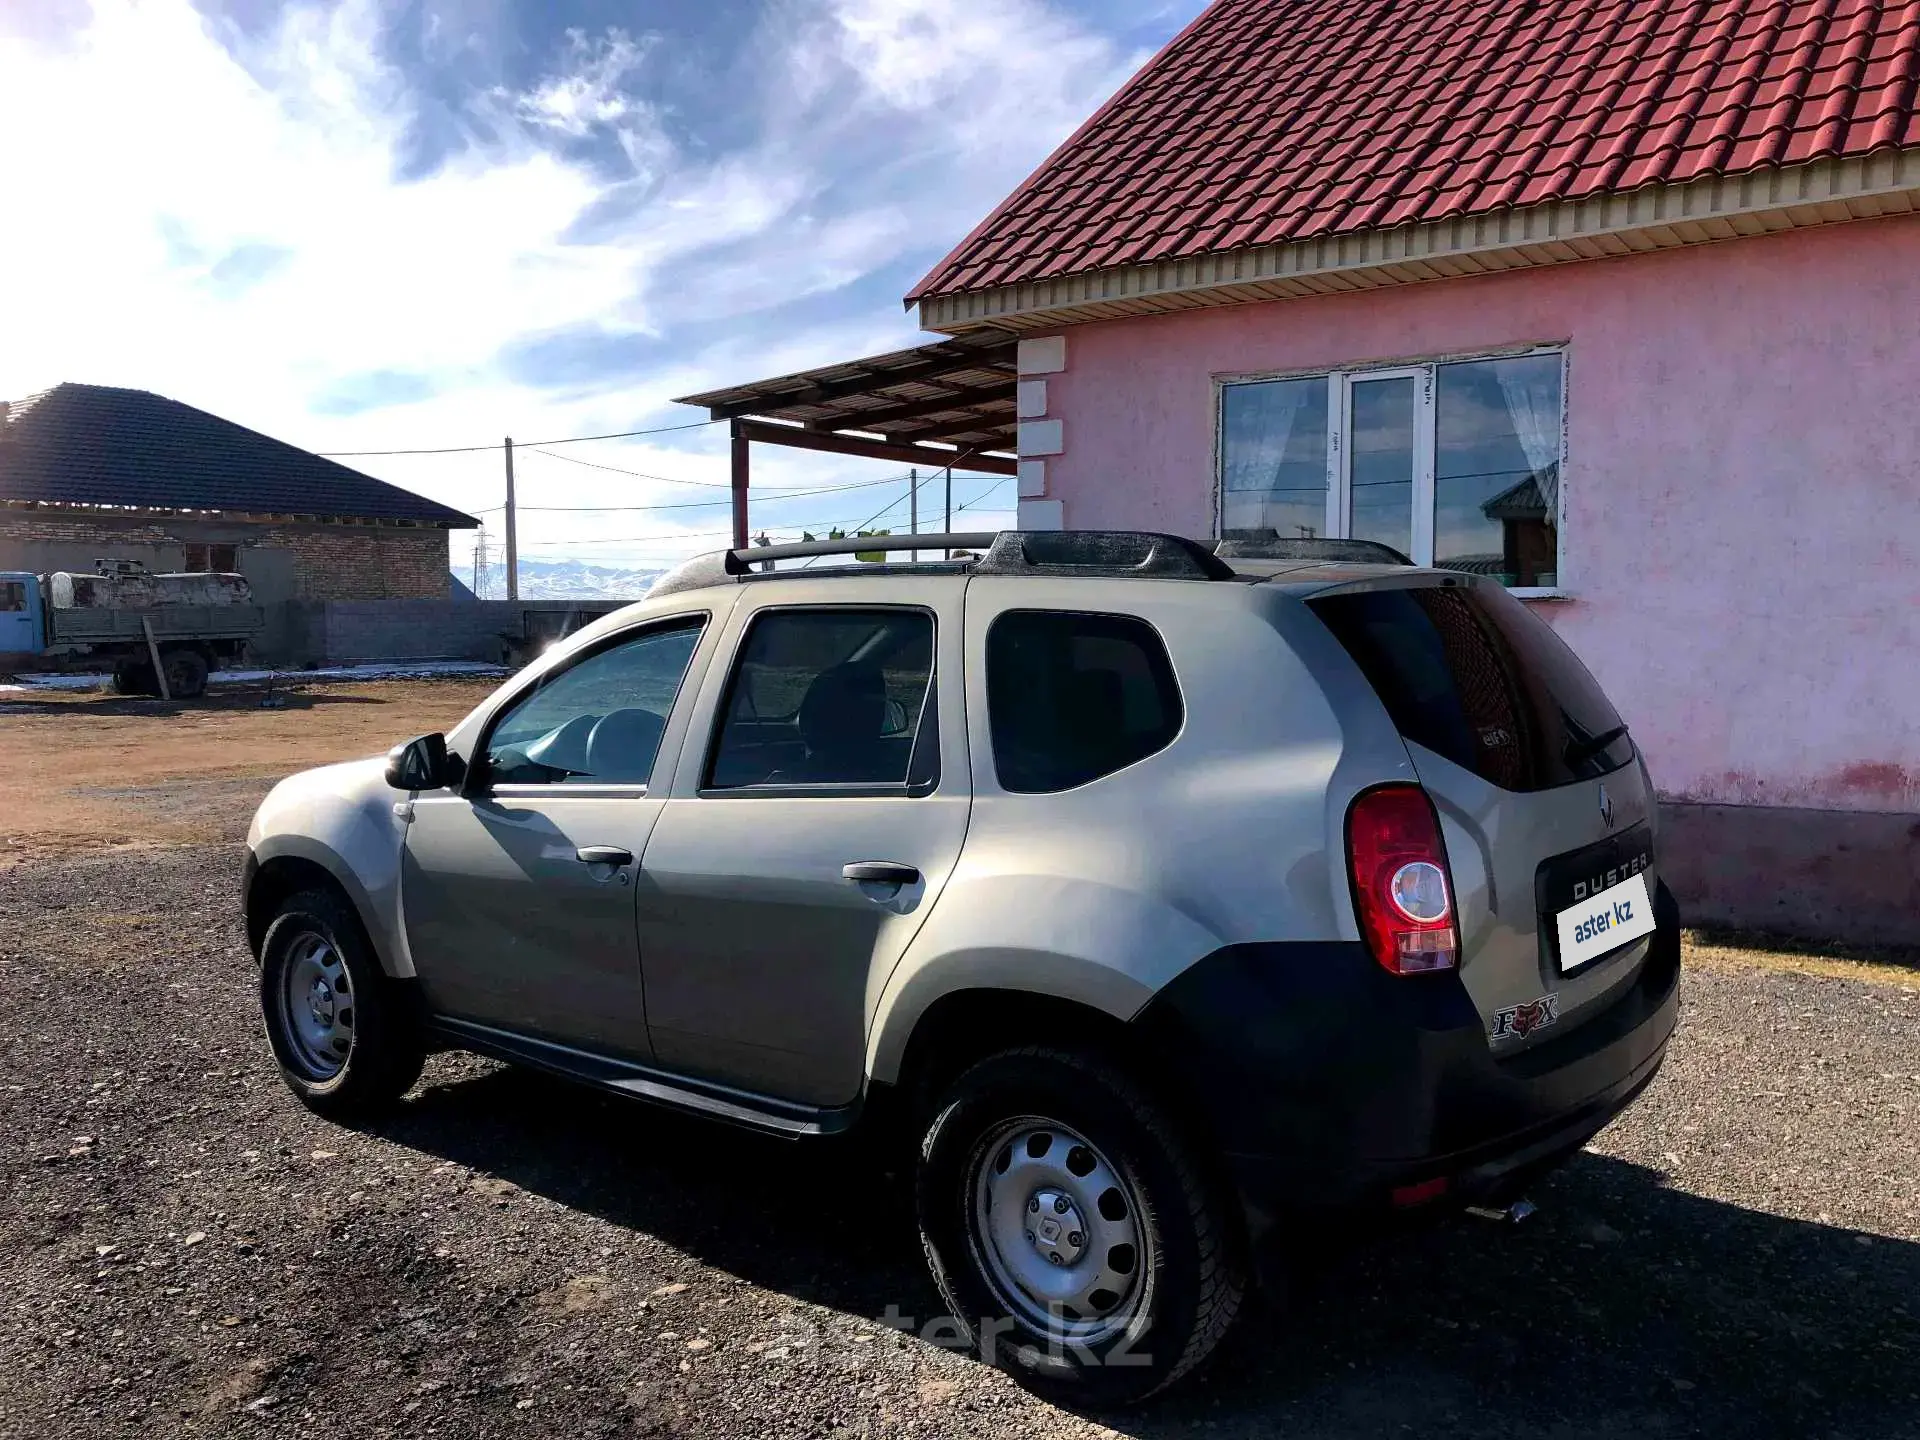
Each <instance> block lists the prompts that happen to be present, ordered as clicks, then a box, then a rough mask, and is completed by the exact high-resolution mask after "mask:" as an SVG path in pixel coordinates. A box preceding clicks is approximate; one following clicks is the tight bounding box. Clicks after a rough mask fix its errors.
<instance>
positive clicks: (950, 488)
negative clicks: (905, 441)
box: [946, 465, 953, 560]
mask: <svg viewBox="0 0 1920 1440" xmlns="http://www.w3.org/2000/svg"><path fill="white" fill-rule="evenodd" d="M946 532H947V534H949V535H951V534H952V533H953V466H951V465H949V466H947V519H946ZM952 558H953V551H951V550H949V551H947V559H949V560H951V559H952Z"/></svg>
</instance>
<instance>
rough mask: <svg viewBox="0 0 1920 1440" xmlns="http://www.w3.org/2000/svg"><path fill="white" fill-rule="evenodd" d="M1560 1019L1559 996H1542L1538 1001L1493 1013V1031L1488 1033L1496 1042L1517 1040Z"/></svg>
mask: <svg viewBox="0 0 1920 1440" xmlns="http://www.w3.org/2000/svg"><path fill="white" fill-rule="evenodd" d="M1559 1018H1560V996H1559V995H1558V994H1557V993H1556V994H1553V995H1542V996H1541V997H1540V998H1539V999H1538V1000H1529V1001H1528V1002H1527V1003H1526V1004H1524V1005H1509V1006H1507V1008H1506V1009H1504V1010H1496V1011H1494V1012H1493V1029H1492V1030H1491V1031H1490V1032H1489V1033H1491V1034H1492V1036H1493V1038H1494V1039H1496V1040H1518V1039H1521V1038H1524V1037H1525V1036H1528V1035H1531V1034H1533V1032H1534V1031H1536V1030H1544V1029H1546V1028H1547V1026H1549V1025H1551V1024H1553V1023H1554V1021H1556V1020H1558V1019H1559Z"/></svg>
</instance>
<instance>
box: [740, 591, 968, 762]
mask: <svg viewBox="0 0 1920 1440" xmlns="http://www.w3.org/2000/svg"><path fill="white" fill-rule="evenodd" d="M933 635H934V629H933V616H932V615H931V614H930V613H928V612H927V611H925V610H918V609H905V608H899V609H891V608H889V609H881V608H875V609H821V610H801V609H795V610H785V609H782V610H767V611H764V612H762V613H761V614H760V615H758V616H756V617H755V619H754V621H753V626H752V628H751V629H750V630H749V631H748V632H747V638H746V640H745V642H744V643H743V644H742V645H741V647H740V658H739V660H738V661H737V663H736V664H735V667H734V672H733V676H732V679H731V681H730V683H729V685H728V687H727V699H726V706H725V710H724V711H723V718H722V721H721V726H720V732H719V737H718V739H717V740H716V742H715V744H714V748H713V754H712V759H711V761H710V763H709V765H708V771H707V780H706V788H707V789H708V790H736V789H743V788H748V787H764V786H816V785H824V786H882V787H891V786H908V787H910V788H911V789H913V791H914V792H915V793H919V792H921V791H924V790H926V789H929V788H931V786H932V785H933V783H934V781H935V780H936V779H937V778H938V773H939V753H940V752H939V737H938V734H937V732H936V729H935V725H934V719H933V717H934V713H935V712H934V706H933V703H932V695H933Z"/></svg>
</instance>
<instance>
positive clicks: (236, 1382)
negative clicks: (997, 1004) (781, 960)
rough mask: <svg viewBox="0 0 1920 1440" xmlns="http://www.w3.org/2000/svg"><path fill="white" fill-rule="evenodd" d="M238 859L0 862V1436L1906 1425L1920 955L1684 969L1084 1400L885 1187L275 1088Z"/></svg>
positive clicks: (1911, 1429)
mask: <svg viewBox="0 0 1920 1440" xmlns="http://www.w3.org/2000/svg"><path fill="white" fill-rule="evenodd" d="M238 859H239V857H238V853H237V852H236V851H235V850H234V849H233V848H232V847H230V846H211V845H209V846H190V847H182V848H177V849H163V850H154V851H149V852H144V853H141V854H139V855H117V856H116V855H108V856H102V857H97V858H79V859H74V860H68V861H38V862H35V861H30V862H28V863H25V864H21V865H19V866H17V867H16V868H14V869H11V870H8V871H6V872H4V873H3V874H0V1026H4V1033H5V1034H6V1036H7V1037H8V1038H7V1043H6V1046H5V1049H4V1051H3V1052H0V1054H4V1060H3V1061H0V1176H4V1190H3V1191H0V1280H3V1281H4V1292H0V1293H4V1307H3V1308H0V1347H3V1348H4V1350H5V1352H6V1354H7V1356H8V1359H7V1363H6V1365H5V1367H4V1369H3V1370H0V1434H4V1435H8V1436H33V1437H42V1436H63V1437H64V1436H105V1435H132V1434H153V1433H187V1434H196V1435H204V1434H262V1435H268V1434H274V1433H280V1432H288V1433H292V1432H294V1431H301V1432H311V1431H314V1430H323V1431H327V1432H331V1433H336V1434H340V1435H381V1434H401V1433H404V1434H407V1435H434V1434H438V1435H449V1436H454V1435H457V1436H469V1435H472V1436H480V1435H529V1436H533V1435H555V1434H561V1433H565V1434H568V1435H571V1436H590V1435H603V1434H604V1435H628V1434H634V1435H648V1434H655V1435H759V1434H765V1435H821V1436H830V1435H838V1436H872V1435H886V1436H889V1437H893V1436H902V1435H925V1436H931V1437H946V1436H955V1435H991V1436H1016V1435H1049V1436H1072V1437H1078V1436H1090V1435H1112V1434H1125V1435H1132V1436H1140V1437H1161V1436H1175V1435H1188V1434H1195V1435H1201V1434H1205V1435H1217V1434H1229V1435H1249V1436H1252V1435H1262V1436H1264V1435H1289V1436H1315V1437H1343V1436H1355V1437H1359V1436H1379V1435H1394V1434H1399V1433H1403V1432H1406V1433H1411V1432H1418V1433H1420V1434H1422V1435H1423V1436H1432V1435H1474V1436H1479V1435H1485V1436H1499V1437H1502V1440H1510V1437H1512V1436H1513V1435H1515V1434H1516V1433H1517V1434H1523V1435H1528V1436H1550V1437H1570V1436H1616V1437H1625V1436H1636V1437H1637V1436H1682V1435H1709V1436H1719V1435H1726V1436H1736V1435H1737V1436H1740V1437H1742V1440H1745V1437H1751V1436H1756V1435H1771V1434H1779V1435H1792V1436H1796V1437H1799V1436H1815V1435H1817V1436H1835V1437H1839V1436H1845V1437H1861V1440H1889V1437H1899V1436H1920V1142H1916V1140H1915V1138H1914V1130H1915V1123H1914V1122H1915V1120H1916V1119H1920V993H1916V992H1915V990H1914V989H1902V988H1899V987H1897V986H1888V985H1873V984H1866V983H1861V982H1859V981H1855V980H1849V979H1835V978H1821V977H1815V976H1807V975H1801V974H1794V973H1783V972H1779V971H1774V970H1764V969H1751V968H1744V967H1728V966H1703V967H1699V968H1695V969H1693V970H1691V971H1690V972H1689V973H1688V975H1687V977H1686V979H1685V981H1684V987H1685V988H1684V1000H1685V1015H1684V1018H1683V1022H1682V1026H1683V1028H1682V1033H1681V1035H1680V1037H1679V1039H1677V1040H1676V1042H1675V1045H1674V1048H1673V1051H1672V1054H1671V1058H1670V1060H1669V1063H1668V1065H1667V1068H1666V1071H1665V1073H1664V1074H1663V1075H1662V1077H1661V1078H1660V1080H1659V1081H1657V1082H1656V1084H1655V1085H1654V1086H1653V1088H1652V1089H1651V1090H1649V1092H1648V1093H1647V1095H1646V1097H1645V1098H1644V1100H1643V1101H1642V1103H1641V1104H1640V1105H1639V1106H1638V1107H1636V1108H1635V1109H1634V1110H1633V1111H1632V1112H1630V1113H1629V1114H1628V1115H1627V1116H1626V1117H1624V1118H1623V1119H1622V1120H1621V1121H1620V1122H1618V1123H1617V1124H1616V1125H1615V1126H1614V1127H1613V1128H1611V1129H1610V1130H1609V1131H1607V1132H1606V1133H1605V1134H1604V1135H1603V1136H1602V1137H1601V1138H1600V1140H1599V1141H1598V1142H1597V1143H1596V1145H1595V1146H1594V1147H1593V1148H1592V1149H1591V1150H1590V1151H1589V1152H1587V1153H1585V1154H1582V1155H1581V1156H1579V1157H1577V1159H1576V1160H1575V1161H1574V1162H1573V1163H1572V1164H1571V1165H1570V1166H1568V1167H1567V1168H1566V1169H1565V1170H1564V1171H1563V1172H1562V1173H1560V1174H1559V1175H1557V1176H1555V1177H1554V1178H1553V1179H1551V1180H1550V1181H1549V1182H1547V1183H1546V1184H1544V1185H1543V1186H1542V1187H1541V1189H1540V1190H1539V1192H1538V1193H1537V1194H1536V1196H1535V1199H1536V1200H1537V1201H1538V1202H1539V1204H1540V1213H1539V1214H1538V1215H1537V1216H1536V1217H1535V1218H1534V1219H1533V1220H1531V1221H1529V1222H1528V1223H1527V1224H1526V1225H1524V1226H1521V1227H1519V1228H1518V1229H1506V1228H1503V1227H1497V1226H1492V1225H1487V1224H1481V1223H1475V1222H1466V1223H1462V1224H1460V1225H1457V1226H1451V1227H1448V1228H1447V1229H1444V1230H1442V1231H1439V1232H1436V1233H1433V1234H1430V1235H1426V1236H1424V1237H1419V1238H1416V1239H1408V1240H1403V1241H1396V1242H1394V1243H1392V1244H1390V1245H1386V1246H1382V1247H1380V1248H1378V1249H1375V1250H1371V1251H1368V1252H1367V1253H1364V1254H1361V1255H1357V1256H1354V1257H1352V1258H1350V1259H1347V1260H1343V1261H1339V1262H1335V1263H1330V1264H1328V1265H1326V1266H1324V1267H1323V1268H1322V1269H1321V1271H1320V1272H1319V1273H1317V1274H1316V1275H1314V1276H1312V1277H1311V1278H1308V1279H1306V1280H1305V1281H1303V1282H1302V1284H1301V1285H1300V1287H1299V1288H1298V1290H1297V1291H1296V1293H1294V1294H1293V1295H1292V1296H1291V1297H1290V1299H1289V1300H1288V1301H1287V1302H1286V1304H1285V1305H1284V1306H1274V1307H1262V1308H1260V1309H1258V1310H1256V1312H1255V1313H1254V1314H1253V1315H1252V1316H1250V1319H1249V1323H1246V1324H1244V1325H1243V1326H1242V1327H1241V1329H1240V1330H1239V1331H1238V1332H1237V1333H1236V1336H1235V1338H1234V1339H1233V1340H1232V1341H1230V1342H1229V1345H1228V1348H1227V1350H1226V1351H1225V1352H1224V1353H1223V1354H1222V1355H1221V1356H1220V1357H1219V1359H1218V1360H1217V1362H1216V1363H1215V1364H1214V1365H1213V1366H1212V1367H1211V1369H1210V1370H1209V1371H1207V1372H1206V1373H1205V1374H1204V1375H1203V1376H1202V1377H1201V1379H1200V1380H1199V1381H1198V1382H1196V1383H1192V1384H1189V1385H1188V1386H1186V1387H1184V1388H1183V1389H1181V1390H1180V1391H1178V1392H1177V1393H1176V1394H1175V1395H1173V1396H1171V1397H1168V1398H1167V1399H1166V1400H1164V1401H1163V1402H1161V1403H1159V1404H1156V1405H1154V1406H1151V1407H1149V1408H1147V1409H1144V1410H1141V1411H1138V1412H1134V1413H1131V1414H1125V1415H1076V1414H1072V1413H1069V1412H1066V1411H1063V1410H1059V1409H1056V1408H1054V1407H1053V1406H1051V1405H1049V1404H1046V1403H1044V1402H1042V1401H1040V1400H1038V1399H1036V1398H1034V1397H1032V1396H1030V1395H1028V1394H1027V1393H1026V1392H1024V1391H1022V1390H1020V1389H1018V1388H1017V1387H1015V1386H1014V1385H1013V1384H1012V1383H1010V1382H1009V1381H1007V1380H1006V1379H1004V1378H1003V1377H1001V1376H999V1375H998V1374H996V1373H994V1372H992V1371H989V1370H986V1369H984V1368H982V1367H980V1366H977V1365H974V1364H971V1363H970V1362H967V1361H965V1360H962V1359H960V1358H958V1357H956V1356H954V1355H951V1354H948V1353H946V1352H944V1351H942V1350H941V1349H939V1348H938V1347H937V1346H935V1345H931V1344H928V1343H925V1342H924V1341H923V1340H921V1339H918V1338H907V1337H904V1336H902V1335H901V1334H899V1333H898V1332H896V1331H895V1330H894V1329H892V1328H890V1327H889V1326H888V1325H887V1324H885V1323H883V1319H882V1317H884V1316H886V1315H887V1314H888V1313H889V1307H893V1308H892V1313H894V1314H904V1315H907V1316H911V1317H914V1318H915V1319H916V1320H918V1321H921V1322H925V1321H926V1320H927V1319H929V1318H930V1317H933V1316H934V1315H936V1313H937V1310H936V1305H935V1300H934V1297H933V1294H932V1291H931V1287H930V1286H929V1285H928V1283H927V1282H926V1281H925V1279H923V1278H922V1275H921V1272H920V1264H919V1257H918V1253H917V1248H916V1246H915V1243H914V1240H913V1235H912V1230H911V1221H910V1214H909V1209H908V1205H907V1201H906V1196H905V1194H904V1192H903V1190H902V1187H901V1186H900V1185H899V1183H898V1182H897V1181H896V1180H893V1179H890V1178H889V1177H887V1176H885V1175H883V1174H880V1173H878V1172H877V1171H876V1170H875V1169H874V1168H873V1167H872V1165H871V1164H870V1163H869V1162H866V1161H863V1160H861V1159H859V1158H858V1157H857V1156H854V1155H850V1154H845V1153H842V1152H838V1151H834V1150H831V1149H824V1148H815V1149H809V1148H806V1147H801V1146H790V1145H785V1144H782V1143H778V1142H772V1141H762V1140H759V1139H757V1138H755V1137H751V1136H746V1135H742V1134H739V1133H735V1132H731V1131H723V1130H718V1129H714V1128H709V1127H704V1126H700V1125H697V1124H694V1123H692V1122H689V1121H684V1120H681V1119H678V1118H676V1117H672V1116H667V1115H663V1114H659V1113H656V1112H652V1111H648V1110H645V1109H642V1108H639V1107H637V1106H631V1105H620V1104H618V1103H616V1102H612V1101H603V1100H601V1099H600V1098H598V1097H596V1096H593V1095H591V1094H587V1093H585V1092H581V1091H577V1090H569V1089H567V1088H565V1087H562V1086H560V1085H558V1084H556V1083H553V1082H549V1081H545V1080H542V1079H539V1078H537V1077H534V1076H530V1075H526V1074H521V1073H516V1072H511V1071H507V1070H504V1069H501V1068H498V1067H494V1066H491V1065H488V1064H485V1063H482V1062H479V1061H474V1060H466V1059H459V1058H455V1057H443V1058H440V1059H437V1060H435V1061H434V1062H433V1063H432V1064H431V1065H430V1066H429V1069H428V1072H427V1076H426V1079H425V1081H424V1082H423V1085H422V1087H421V1089H420V1090H419V1091H418V1092H416V1096H415V1098H413V1099H412V1100H410V1101H409V1102H408V1103H407V1104H406V1105H405V1106H404V1107H403V1110H402V1112H401V1114H400V1115H399V1116H398V1117H397V1118H395V1119H394V1120H392V1121H391V1122H389V1123H387V1124H386V1125H384V1126H382V1127H381V1128H380V1129H379V1130H377V1131H369V1132H360V1131H351V1130H343V1129H339V1128H336V1127H333V1126H330V1125H327V1124H325V1123H323V1122H321V1121H319V1120H317V1119H315V1118H314V1117H312V1116H310V1115H308V1114H307V1113H306V1112H305V1111H304V1110H302V1109H301V1108H300V1107H299V1106H298V1105H296V1104H295V1103H294V1102H293V1100H292V1099H291V1098H290V1097H289V1096H288V1095H287V1094H286V1093H285V1091H284V1090H283V1089H282V1088H281V1085H280V1083H279V1080H278V1078H277V1076H276V1075H275V1073H274V1071H273V1069H272V1066H271V1063H270V1061H269V1059H268V1056H267V1052H266V1048H265V1045H264V1042H263V1041H262V1040H261V1039H260V1037H259V1033H258V1027H257V1022H256V1020H255V1018H254V1007H253V995H252V973H253V972H252V963H251V961H250V960H249V958H248V957H247V955H246V953H245V950H244V947H243V946H242V944H241V942H240V940H239V937H238V935H237V932H236V930H235V927H234V925H233V923H232V920H231V916H232V914H233V911H234V900H235V896H234V887H235V881H236V877H237V874H238V868H239V867H238Z"/></svg>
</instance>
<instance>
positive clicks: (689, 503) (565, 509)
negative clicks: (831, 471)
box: [519, 475, 906, 514]
mask: <svg viewBox="0 0 1920 1440" xmlns="http://www.w3.org/2000/svg"><path fill="white" fill-rule="evenodd" d="M905 478H906V477H905V476H904V475H890V476H888V477H887V478H886V479H884V480H861V481H858V482H856V483H854V484H851V485H823V486H819V487H817V488H815V489H812V490H784V491H774V492H762V493H761V495H760V498H761V499H763V500H769V501H772V500H799V499H802V498H803V497H805V496H808V495H838V494H840V493H841V492H843V491H847V490H871V489H872V488H873V487H874V486H876V485H892V484H895V483H897V482H898V481H900V480H904V479H905ZM747 493H748V496H749V497H751V496H752V495H753V492H752V491H748V492H747ZM732 503H733V501H732V500H731V499H727V500H682V501H676V502H675V503H673V504H671V505H522V506H520V507H519V509H520V511H521V513H523V514H524V513H525V512H527V511H529V510H542V511H546V512H548V513H550V514H552V513H561V514H567V513H571V514H598V513H601V512H605V513H608V514H613V513H618V512H624V511H629V510H699V509H703V508H704V509H712V508H713V507H714V506H716V505H731V504H732Z"/></svg>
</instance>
